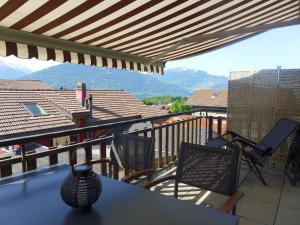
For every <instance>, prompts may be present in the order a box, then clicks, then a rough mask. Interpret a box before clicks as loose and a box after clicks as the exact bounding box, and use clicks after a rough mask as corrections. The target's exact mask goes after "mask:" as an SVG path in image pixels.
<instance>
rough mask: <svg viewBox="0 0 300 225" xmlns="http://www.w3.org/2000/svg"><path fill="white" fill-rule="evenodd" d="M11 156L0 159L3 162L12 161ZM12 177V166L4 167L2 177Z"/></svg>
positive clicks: (0, 174) (0, 175) (1, 169)
mask: <svg viewBox="0 0 300 225" xmlns="http://www.w3.org/2000/svg"><path fill="white" fill-rule="evenodd" d="M10 158H11V156H6V157H2V158H1V159H0V161H1V160H5V159H10ZM10 175H12V166H11V165H8V166H2V167H1V168H0V177H8V176H10Z"/></svg>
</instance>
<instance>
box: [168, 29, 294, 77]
mask: <svg viewBox="0 0 300 225" xmlns="http://www.w3.org/2000/svg"><path fill="white" fill-rule="evenodd" d="M277 66H281V67H282V68H284V69H288V68H300V25H297V26H291V27H285V28H278V29H274V30H271V31H268V32H265V33H263V34H260V35H258V36H255V37H253V38H250V39H247V40H245V41H242V42H239V43H237V44H234V45H231V46H228V47H225V48H222V49H219V50H216V51H213V52H210V53H207V54H203V55H199V56H196V57H192V58H188V59H183V60H178V61H171V62H167V65H166V68H167V69H168V68H174V67H186V68H192V69H196V70H197V69H201V70H205V71H206V72H209V73H211V74H215V75H225V76H228V75H229V71H236V70H259V69H272V68H276V67H277Z"/></svg>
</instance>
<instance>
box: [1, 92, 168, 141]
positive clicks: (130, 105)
mask: <svg viewBox="0 0 300 225" xmlns="http://www.w3.org/2000/svg"><path fill="white" fill-rule="evenodd" d="M87 95H92V98H93V101H92V105H93V107H92V115H90V112H89V111H88V110H87V109H85V108H84V107H82V106H80V105H79V104H78V103H77V102H76V91H75V90H72V91H55V90H37V91H36V90H35V91H29V90H18V91H14V90H0V120H1V123H0V138H4V137H7V136H18V135H23V134H24V133H26V134H33V133H35V132H38V131H46V130H47V131H50V130H51V131H52V130H59V129H66V128H71V127H74V128H75V123H74V122H73V119H74V116H75V117H76V116H77V115H81V116H84V117H86V118H87V122H88V124H95V123H101V122H108V121H113V120H123V119H129V118H136V117H149V116H155V115H160V114H165V112H164V111H163V110H159V109H154V108H152V107H149V106H146V105H144V104H143V103H142V102H140V101H139V100H138V99H136V98H134V97H133V96H131V95H130V94H128V93H127V92H126V91H123V90H111V91H108V90H95V91H87ZM25 102H35V103H37V104H38V105H39V106H40V107H41V108H42V109H43V110H44V111H46V113H47V115H44V116H37V117H34V116H32V115H31V114H30V113H29V112H28V111H27V110H26V109H25V108H24V107H23V106H22V103H25Z"/></svg>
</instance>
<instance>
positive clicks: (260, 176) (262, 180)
mask: <svg viewBox="0 0 300 225" xmlns="http://www.w3.org/2000/svg"><path fill="white" fill-rule="evenodd" d="M252 164H253V166H254V168H255V170H256V172H257V173H256V175H258V178H259V179H260V180H261V182H262V184H263V185H267V184H266V181H265V179H264V177H263V175H262V174H261V172H260V170H259V169H258V167H257V166H256V164H255V163H254V162H252Z"/></svg>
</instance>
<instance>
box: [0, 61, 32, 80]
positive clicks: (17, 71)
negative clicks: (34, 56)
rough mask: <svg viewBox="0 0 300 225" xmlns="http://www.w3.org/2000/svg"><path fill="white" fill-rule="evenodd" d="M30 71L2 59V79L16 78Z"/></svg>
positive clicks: (0, 74) (0, 73) (0, 62)
mask: <svg viewBox="0 0 300 225" xmlns="http://www.w3.org/2000/svg"><path fill="white" fill-rule="evenodd" d="M29 73H30V71H28V70H26V69H24V68H20V67H15V66H13V65H8V64H6V63H4V62H2V61H1V60H0V79H6V80H15V79H19V78H21V77H23V76H25V75H26V74H29Z"/></svg>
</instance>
